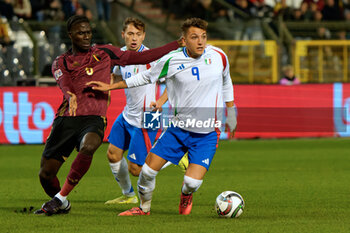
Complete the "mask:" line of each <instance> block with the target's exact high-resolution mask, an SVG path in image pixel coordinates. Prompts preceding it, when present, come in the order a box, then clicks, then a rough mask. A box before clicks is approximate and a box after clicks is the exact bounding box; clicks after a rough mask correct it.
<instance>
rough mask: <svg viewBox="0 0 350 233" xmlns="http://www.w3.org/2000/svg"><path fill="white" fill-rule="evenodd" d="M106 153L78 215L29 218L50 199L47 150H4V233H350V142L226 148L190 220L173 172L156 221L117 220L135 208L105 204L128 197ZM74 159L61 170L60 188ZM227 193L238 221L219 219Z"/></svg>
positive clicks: (0, 153)
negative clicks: (233, 197) (239, 200)
mask: <svg viewBox="0 0 350 233" xmlns="http://www.w3.org/2000/svg"><path fill="white" fill-rule="evenodd" d="M106 149H107V144H104V145H102V146H101V147H100V149H99V150H98V151H97V152H96V154H95V157H94V161H93V163H92V166H91V168H90V170H89V172H88V173H87V174H86V175H85V177H84V178H83V180H82V181H81V182H80V184H79V185H78V187H76V189H75V190H74V191H73V192H72V193H71V194H70V196H69V199H70V201H71V203H72V210H71V212H70V213H69V214H68V215H60V216H52V217H46V216H35V215H34V214H32V213H31V212H32V211H28V209H29V208H30V206H33V207H34V208H35V209H37V208H39V207H40V206H41V205H42V203H43V202H45V201H47V200H49V198H48V197H47V196H46V194H45V193H44V191H43V190H42V188H41V186H40V183H39V179H38V175H37V174H38V171H39V165H40V158H41V152H42V150H43V145H21V146H6V145H1V146H0V177H1V178H0V187H1V188H0V203H1V205H0V232H36V233H37V232H59V233H64V232H69V233H72V232H84V233H88V232H217V233H219V232H220V233H221V232H350V221H349V216H350V202H349V197H350V185H349V180H350V143H349V139H339V138H337V139H292V140H247V141H221V142H220V145H219V148H218V151H217V153H216V155H215V158H214V161H213V163H212V165H211V168H210V171H209V172H208V173H207V175H206V177H205V180H204V183H203V185H202V187H201V188H200V189H199V191H198V192H197V193H195V195H194V205H193V209H192V213H191V215H190V216H179V215H178V203H179V195H180V187H181V183H182V179H183V174H182V172H181V171H180V170H179V169H178V168H176V167H173V166H172V167H168V168H167V169H165V170H163V171H161V172H160V173H159V175H158V176H157V184H156V190H155V192H154V195H153V202H152V211H151V216H138V217H117V214H118V213H120V212H121V211H124V210H126V209H128V208H131V207H133V205H123V206H105V205H104V202H105V201H106V200H109V199H112V198H115V197H116V196H119V195H120V193H121V192H120V189H119V188H118V187H117V183H116V182H115V181H114V179H113V176H112V174H111V172H110V169H109V166H108V163H107V159H106V155H105V152H106ZM74 158H75V153H74V154H73V155H72V157H71V158H70V159H69V160H68V161H67V163H66V164H64V165H63V166H62V169H61V171H60V173H59V178H60V181H61V185H62V184H63V181H64V178H65V176H66V174H67V173H68V169H69V167H70V164H71V163H72V161H73V159H74ZM132 180H133V184H134V188H136V185H135V184H136V178H133V179H132ZM225 190H233V191H236V192H239V193H240V194H241V195H242V196H243V198H244V199H245V202H246V208H245V210H244V213H243V214H242V216H241V217H240V218H239V219H221V218H219V217H217V215H216V213H215V210H214V202H215V198H216V196H217V195H218V194H219V193H220V192H222V191H225ZM24 208H26V211H24V210H25V209H24Z"/></svg>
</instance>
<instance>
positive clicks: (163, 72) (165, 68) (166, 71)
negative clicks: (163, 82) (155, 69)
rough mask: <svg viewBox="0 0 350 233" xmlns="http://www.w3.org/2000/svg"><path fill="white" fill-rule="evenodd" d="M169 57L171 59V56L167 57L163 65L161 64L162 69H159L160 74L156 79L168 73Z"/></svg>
mask: <svg viewBox="0 0 350 233" xmlns="http://www.w3.org/2000/svg"><path fill="white" fill-rule="evenodd" d="M171 59H172V57H171V58H169V59H168V60H167V61H166V62H165V64H164V66H163V69H162V71H161V72H160V74H159V77H158V79H160V78H163V77H165V76H166V75H167V74H168V70H169V62H170V60H171Z"/></svg>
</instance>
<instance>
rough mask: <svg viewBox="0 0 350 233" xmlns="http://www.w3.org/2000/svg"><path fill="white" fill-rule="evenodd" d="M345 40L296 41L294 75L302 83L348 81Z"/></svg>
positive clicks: (348, 43) (349, 45)
mask: <svg viewBox="0 0 350 233" xmlns="http://www.w3.org/2000/svg"><path fill="white" fill-rule="evenodd" d="M349 47H350V41H347V40H307V41H296V44H295V51H294V66H295V73H296V75H297V76H298V77H300V79H301V81H302V82H319V83H324V82H347V81H349V77H348V76H349V70H348V69H349V67H348V66H349V64H348V59H349V58H348V51H349Z"/></svg>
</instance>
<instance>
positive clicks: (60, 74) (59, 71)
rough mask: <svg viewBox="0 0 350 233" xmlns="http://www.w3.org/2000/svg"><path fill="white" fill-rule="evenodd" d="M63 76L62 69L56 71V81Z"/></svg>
mask: <svg viewBox="0 0 350 233" xmlns="http://www.w3.org/2000/svg"><path fill="white" fill-rule="evenodd" d="M62 75H63V73H62V70H61V69H58V70H55V72H54V76H55V79H56V80H58V78H59V77H61V76H62Z"/></svg>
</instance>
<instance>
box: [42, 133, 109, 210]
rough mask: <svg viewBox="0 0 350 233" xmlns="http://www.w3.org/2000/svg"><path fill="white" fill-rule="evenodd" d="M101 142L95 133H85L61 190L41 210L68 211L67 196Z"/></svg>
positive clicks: (86, 168) (84, 171)
mask: <svg viewBox="0 0 350 233" xmlns="http://www.w3.org/2000/svg"><path fill="white" fill-rule="evenodd" d="M101 143H102V138H101V136H100V135H98V134H97V133H94V132H89V133H87V134H85V136H84V137H83V139H82V141H81V143H80V150H79V153H78V155H77V157H76V158H75V160H74V161H73V163H72V166H71V169H70V171H69V173H68V176H67V178H66V181H65V183H64V185H63V187H62V189H61V191H60V192H59V193H57V194H56V195H55V196H54V198H53V199H52V200H50V201H48V202H46V203H45V204H44V205H43V206H42V207H41V210H42V211H43V212H45V214H46V215H48V216H49V215H53V214H58V213H60V212H61V211H60V210H66V211H67V212H69V210H70V203H69V201H68V200H67V196H68V194H69V193H70V192H71V191H72V190H73V189H74V187H75V186H76V185H77V184H78V183H79V181H80V180H81V179H82V178H83V176H84V175H85V173H86V172H87V171H88V170H89V168H90V165H91V162H92V157H93V154H94V153H95V151H96V150H97V148H98V147H99V146H100V145H101Z"/></svg>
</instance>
